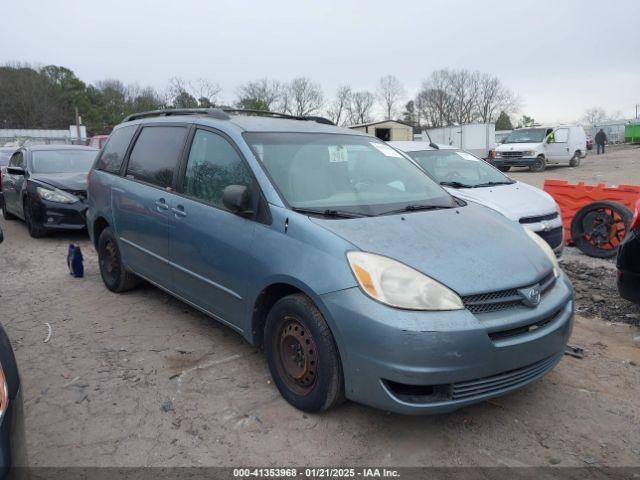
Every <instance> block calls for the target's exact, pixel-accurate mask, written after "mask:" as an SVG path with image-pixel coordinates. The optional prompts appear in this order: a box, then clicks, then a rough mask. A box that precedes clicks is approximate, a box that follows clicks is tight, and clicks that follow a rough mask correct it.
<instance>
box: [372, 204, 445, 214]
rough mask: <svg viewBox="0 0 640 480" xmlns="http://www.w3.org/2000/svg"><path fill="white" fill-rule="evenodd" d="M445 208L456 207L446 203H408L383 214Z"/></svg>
mask: <svg viewBox="0 0 640 480" xmlns="http://www.w3.org/2000/svg"><path fill="white" fill-rule="evenodd" d="M444 208H454V206H453V205H450V206H444V205H419V204H417V205H406V206H405V207H402V208H398V209H397V210H389V211H388V212H383V213H382V215H391V214H394V213H404V212H417V211H419V210H441V209H444Z"/></svg>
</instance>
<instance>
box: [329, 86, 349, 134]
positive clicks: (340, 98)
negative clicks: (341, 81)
mask: <svg viewBox="0 0 640 480" xmlns="http://www.w3.org/2000/svg"><path fill="white" fill-rule="evenodd" d="M350 102H351V87H350V86H349V85H342V86H340V87H338V90H336V97H335V99H334V100H333V102H332V103H331V105H329V108H328V110H327V115H328V117H329V119H330V120H331V121H332V122H333V123H335V124H336V125H343V124H344V123H345V122H347V115H348V109H349V104H350Z"/></svg>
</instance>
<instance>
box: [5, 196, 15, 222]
mask: <svg viewBox="0 0 640 480" xmlns="http://www.w3.org/2000/svg"><path fill="white" fill-rule="evenodd" d="M2 217H3V218H4V219H5V220H16V219H17V218H18V217H16V216H15V215H14V214H13V213H9V212H8V211H7V202H6V200H5V201H3V202H2Z"/></svg>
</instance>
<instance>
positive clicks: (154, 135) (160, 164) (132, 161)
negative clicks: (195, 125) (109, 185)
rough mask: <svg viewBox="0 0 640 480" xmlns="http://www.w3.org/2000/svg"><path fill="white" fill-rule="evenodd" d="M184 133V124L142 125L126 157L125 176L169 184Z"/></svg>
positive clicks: (165, 185) (161, 184) (185, 132)
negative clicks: (127, 158)
mask: <svg viewBox="0 0 640 480" xmlns="http://www.w3.org/2000/svg"><path fill="white" fill-rule="evenodd" d="M186 136H187V128H186V127H155V126H153V127H144V128H143V129H142V132H140V136H139V137H138V140H137V141H136V144H135V145H134V147H133V150H132V151H131V155H130V156H129V166H128V168H127V176H132V177H133V178H135V179H136V180H141V181H143V182H146V183H151V184H153V185H158V186H159V187H163V188H166V187H170V186H171V184H172V181H173V172H174V171H175V169H176V165H177V163H178V158H179V157H180V152H181V151H182V148H183V146H184V141H185V138H186ZM109 143H111V142H109Z"/></svg>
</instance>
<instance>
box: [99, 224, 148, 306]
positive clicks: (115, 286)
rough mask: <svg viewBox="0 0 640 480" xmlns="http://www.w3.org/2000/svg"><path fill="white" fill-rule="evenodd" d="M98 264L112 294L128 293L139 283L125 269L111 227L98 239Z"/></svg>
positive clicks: (103, 279) (136, 278)
mask: <svg viewBox="0 0 640 480" xmlns="http://www.w3.org/2000/svg"><path fill="white" fill-rule="evenodd" d="M98 263H99V264H100V275H101V276H102V281H103V282H104V284H105V286H106V287H107V288H108V289H109V290H111V291H112V292H116V293H121V292H126V291H127V290H131V289H132V288H134V287H135V286H136V285H137V284H138V283H139V279H138V277H136V276H135V275H134V274H132V273H131V272H128V271H127V270H126V269H125V268H124V265H123V263H122V258H121V257H120V249H119V248H118V244H117V242H116V239H115V237H114V236H113V233H111V229H110V228H109V227H107V228H105V229H104V230H103V231H102V233H101V234H100V238H99V239H98Z"/></svg>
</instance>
